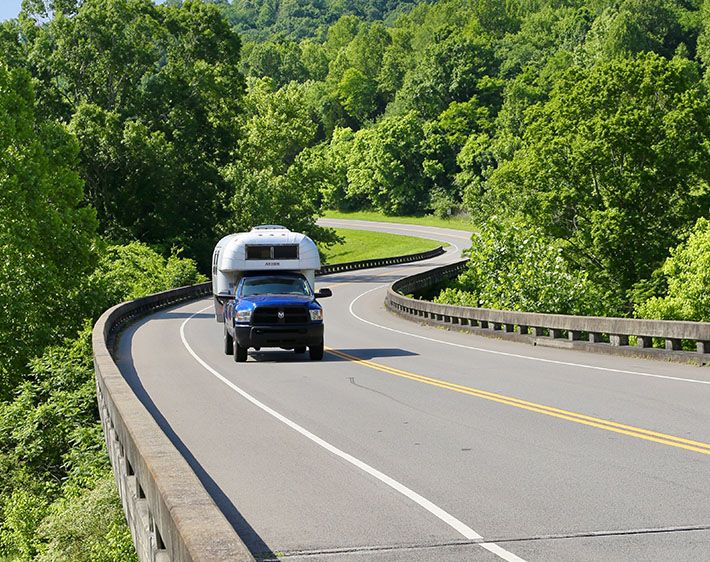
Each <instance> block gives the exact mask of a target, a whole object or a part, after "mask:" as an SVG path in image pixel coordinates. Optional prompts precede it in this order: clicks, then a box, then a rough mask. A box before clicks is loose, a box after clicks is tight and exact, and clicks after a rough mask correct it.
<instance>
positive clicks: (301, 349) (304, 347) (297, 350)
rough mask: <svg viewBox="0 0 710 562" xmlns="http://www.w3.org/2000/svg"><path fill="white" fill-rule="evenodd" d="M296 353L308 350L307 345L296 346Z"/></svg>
mask: <svg viewBox="0 0 710 562" xmlns="http://www.w3.org/2000/svg"><path fill="white" fill-rule="evenodd" d="M293 350H294V351H295V352H296V353H305V352H306V346H303V347H295V348H294V349H293Z"/></svg>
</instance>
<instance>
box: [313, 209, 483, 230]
mask: <svg viewBox="0 0 710 562" xmlns="http://www.w3.org/2000/svg"><path fill="white" fill-rule="evenodd" d="M323 218H325V219H351V220H361V221H377V222H398V223H405V224H418V225H421V226H435V227H439V228H453V229H455V230H466V231H468V232H471V230H472V229H473V225H472V224H471V221H470V219H469V218H467V217H459V216H457V217H451V218H448V219H440V218H439V217H435V216H434V215H424V216H412V215H403V216H396V217H395V216H390V215H385V214H383V213H379V212H377V211H354V212H352V213H342V212H340V211H323Z"/></svg>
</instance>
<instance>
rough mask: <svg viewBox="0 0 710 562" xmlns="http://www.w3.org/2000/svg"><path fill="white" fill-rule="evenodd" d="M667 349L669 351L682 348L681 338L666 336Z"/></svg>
mask: <svg viewBox="0 0 710 562" xmlns="http://www.w3.org/2000/svg"><path fill="white" fill-rule="evenodd" d="M666 349H667V350H668V351H678V350H679V349H681V344H680V339H678V338H666Z"/></svg>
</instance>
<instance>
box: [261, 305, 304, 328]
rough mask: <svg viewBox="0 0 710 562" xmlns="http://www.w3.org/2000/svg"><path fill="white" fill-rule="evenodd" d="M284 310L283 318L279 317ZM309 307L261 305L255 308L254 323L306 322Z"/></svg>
mask: <svg viewBox="0 0 710 562" xmlns="http://www.w3.org/2000/svg"><path fill="white" fill-rule="evenodd" d="M279 312H283V316H284V317H283V318H279ZM307 322H308V309H307V308H306V307H305V306H279V307H276V306H260V307H257V308H255V309H254V314H253V315H252V324H254V325H260V324H261V325H265V324H306V323H307Z"/></svg>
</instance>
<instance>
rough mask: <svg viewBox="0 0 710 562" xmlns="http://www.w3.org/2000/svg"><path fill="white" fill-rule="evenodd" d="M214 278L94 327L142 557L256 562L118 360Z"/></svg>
mask: <svg viewBox="0 0 710 562" xmlns="http://www.w3.org/2000/svg"><path fill="white" fill-rule="evenodd" d="M443 253H444V250H443V249H442V248H436V249H435V250H431V251H428V252H421V253H418V254H409V255H406V256H397V257H391V258H382V259H375V260H363V261H359V262H348V263H342V264H334V265H326V266H324V267H323V268H322V269H321V271H319V272H318V274H319V275H328V274H332V273H340V272H343V271H354V270H358V269H367V268H371V267H381V266H386V265H394V264H399V263H407V262H413V261H417V260H423V259H429V258H432V257H435V256H438V255H441V254H443ZM211 292H212V287H211V283H210V282H208V283H202V284H199V285H194V286H191V287H182V288H179V289H173V290H170V291H165V292H163V293H158V294H155V295H150V296H147V297H144V298H140V299H137V300H134V301H130V302H127V303H123V304H119V305H117V306H114V307H113V308H111V309H109V310H107V311H106V312H104V314H103V315H102V316H101V318H99V320H98V321H97V322H96V325H95V326H94V330H93V334H92V345H93V355H94V367H95V371H96V395H97V400H98V406H99V413H100V415H101V422H102V425H103V429H104V436H105V438H106V444H107V447H108V452H109V456H110V458H111V465H112V467H113V472H114V476H115V478H116V482H117V485H118V490H119V494H120V497H121V502H122V504H123V509H124V512H125V514H126V519H127V521H128V526H129V528H130V530H131V535H132V537H133V542H134V544H135V546H136V551H137V553H138V558H139V560H140V561H141V562H192V561H204V562H212V561H215V562H216V561H227V560H228V561H230V562H252V561H254V557H253V556H252V555H251V553H250V552H249V550H248V549H247V548H246V546H245V545H244V544H243V543H242V541H241V539H240V538H239V536H238V535H237V533H236V532H235V530H234V528H233V527H232V526H231V525H230V523H229V522H228V521H227V520H226V518H225V517H224V515H223V514H222V512H221V511H220V510H219V508H218V507H217V505H216V504H215V503H214V501H213V499H212V498H211V497H210V495H209V494H208V493H207V491H206V490H205V488H204V486H203V485H202V483H201V482H200V481H199V479H198V478H197V476H196V474H195V473H194V471H193V470H192V468H191V467H190V466H189V464H188V463H187V461H186V460H185V459H184V458H183V456H182V455H181V454H180V452H179V451H178V450H177V449H176V447H175V446H174V445H173V444H172V442H171V441H170V439H169V438H168V437H167V436H166V435H165V433H164V432H163V431H162V429H160V427H159V426H158V424H157V423H156V421H155V420H154V419H153V417H152V416H151V414H150V413H149V412H148V410H146V408H145V407H144V406H143V404H142V403H141V402H140V400H138V398H137V397H136V395H135V394H134V393H133V390H132V389H131V387H130V386H129V385H128V383H127V382H126V380H125V379H124V377H123V375H122V374H121V372H120V371H119V369H118V366H117V365H116V362H115V361H114V359H113V357H112V354H111V351H112V347H113V343H114V340H115V338H116V335H117V334H118V333H119V332H120V330H121V328H122V327H124V326H125V325H126V324H127V323H129V322H131V321H133V320H135V319H137V318H139V317H141V316H144V315H146V314H148V313H150V312H153V311H155V310H158V309H160V308H165V307H168V306H171V305H174V304H177V303H180V302H184V301H189V300H193V299H197V298H200V297H203V296H207V295H210V294H211Z"/></svg>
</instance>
